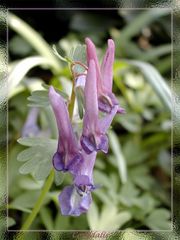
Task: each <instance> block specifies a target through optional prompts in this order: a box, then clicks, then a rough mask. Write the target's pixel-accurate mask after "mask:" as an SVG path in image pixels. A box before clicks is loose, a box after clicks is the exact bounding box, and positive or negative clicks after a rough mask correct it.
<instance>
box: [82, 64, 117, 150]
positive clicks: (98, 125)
mask: <svg viewBox="0 0 180 240" xmlns="http://www.w3.org/2000/svg"><path fill="white" fill-rule="evenodd" d="M84 96H85V115H84V121H83V134H82V137H81V145H82V147H83V149H84V151H85V152H86V153H87V154H90V153H92V152H93V151H99V150H102V151H103V152H105V153H107V152H108V137H107V136H106V131H107V129H108V128H109V126H110V124H111V122H112V120H113V117H114V115H115V114H116V112H117V109H118V106H117V105H115V106H114V107H113V108H112V109H111V111H110V113H108V114H107V115H106V116H105V117H104V118H102V119H99V117H98V96H97V75H96V67H95V62H94V60H90V61H89V66H88V72H87V77H86V84H85V89H84Z"/></svg>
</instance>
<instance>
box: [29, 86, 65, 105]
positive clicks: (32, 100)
mask: <svg viewBox="0 0 180 240" xmlns="http://www.w3.org/2000/svg"><path fill="white" fill-rule="evenodd" d="M42 86H43V87H44V88H45V89H44V90H36V91H33V92H32V93H31V96H30V97H28V100H29V104H28V106H29V107H47V106H48V105H49V104H50V102H49V97H48V89H49V86H48V85H46V84H43V85H42ZM55 90H56V92H57V93H59V94H60V95H61V96H62V97H63V98H65V99H66V100H67V99H68V95H67V94H66V93H64V92H62V91H60V90H59V89H57V88H55Z"/></svg>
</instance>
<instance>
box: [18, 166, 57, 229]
mask: <svg viewBox="0 0 180 240" xmlns="http://www.w3.org/2000/svg"><path fill="white" fill-rule="evenodd" d="M53 180H54V170H53V169H52V170H51V172H50V174H49V177H48V178H47V180H46V182H45V184H44V187H43V189H42V191H41V194H40V196H39V198H38V200H37V202H36V204H35V206H34V209H33V210H32V212H31V213H30V215H29V216H28V218H27V219H26V221H25V223H24V224H23V226H22V228H21V230H28V229H29V227H30V226H31V224H32V222H33V221H34V219H35V217H36V216H37V214H38V212H39V210H40V208H41V206H42V204H43V201H44V197H45V195H46V193H47V192H48V191H49V189H50V187H51V185H52V183H53Z"/></svg>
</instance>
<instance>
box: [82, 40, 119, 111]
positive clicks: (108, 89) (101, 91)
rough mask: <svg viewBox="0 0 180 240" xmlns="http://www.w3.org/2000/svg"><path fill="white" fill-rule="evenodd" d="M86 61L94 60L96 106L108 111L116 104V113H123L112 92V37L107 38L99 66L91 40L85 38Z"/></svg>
mask: <svg viewBox="0 0 180 240" xmlns="http://www.w3.org/2000/svg"><path fill="white" fill-rule="evenodd" d="M85 41H86V46H87V62H88V65H89V62H90V61H91V59H93V60H94V62H95V67H96V74H97V92H98V107H99V110H101V111H102V112H106V113H110V112H111V110H112V109H113V107H114V106H118V109H117V113H124V109H123V108H121V107H120V106H119V103H118V100H117V98H116V97H115V95H114V94H113V92H112V84H113V62H114V51H115V46H114V42H113V40H112V39H109V40H108V49H107V51H106V53H105V56H104V58H103V62H102V64H101V66H100V65H99V62H98V58H97V55H96V48H95V46H94V44H93V42H92V41H91V40H90V39H89V38H86V40H85Z"/></svg>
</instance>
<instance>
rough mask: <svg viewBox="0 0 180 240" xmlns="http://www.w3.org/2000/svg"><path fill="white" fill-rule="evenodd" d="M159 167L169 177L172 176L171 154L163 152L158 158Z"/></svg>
mask: <svg viewBox="0 0 180 240" xmlns="http://www.w3.org/2000/svg"><path fill="white" fill-rule="evenodd" d="M158 161H159V165H160V166H161V168H162V169H163V170H164V171H165V173H166V174H168V175H169V176H170V175H171V155H170V153H169V152H167V151H165V150H162V151H160V153H159V156H158Z"/></svg>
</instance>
